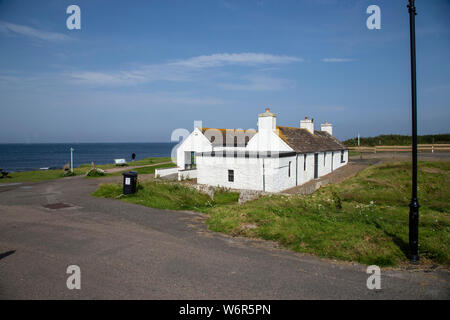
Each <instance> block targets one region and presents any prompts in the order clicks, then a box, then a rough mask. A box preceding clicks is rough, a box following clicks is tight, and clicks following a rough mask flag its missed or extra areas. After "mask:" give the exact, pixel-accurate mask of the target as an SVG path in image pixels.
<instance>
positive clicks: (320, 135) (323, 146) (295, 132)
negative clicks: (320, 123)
mask: <svg viewBox="0 0 450 320" xmlns="http://www.w3.org/2000/svg"><path fill="white" fill-rule="evenodd" d="M277 129H278V133H279V136H280V138H281V139H282V140H283V141H284V142H286V143H287V144H288V145H289V146H290V147H291V148H292V149H294V151H296V152H298V153H308V152H322V151H338V150H347V147H346V146H344V145H343V144H342V143H340V142H339V140H338V139H336V138H335V137H333V136H332V135H330V134H329V133H328V132H325V131H319V130H314V134H312V133H310V132H309V131H308V130H307V129H302V128H294V127H281V126H278V127H277Z"/></svg>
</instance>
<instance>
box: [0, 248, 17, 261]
mask: <svg viewBox="0 0 450 320" xmlns="http://www.w3.org/2000/svg"><path fill="white" fill-rule="evenodd" d="M15 252H16V250H10V251H6V252H3V253H0V260H2V259H3V258H6V257H7V256H10V255H12V254H13V253H15Z"/></svg>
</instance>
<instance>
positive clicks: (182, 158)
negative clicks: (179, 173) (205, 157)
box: [177, 128, 212, 169]
mask: <svg viewBox="0 0 450 320" xmlns="http://www.w3.org/2000/svg"><path fill="white" fill-rule="evenodd" d="M192 151H194V152H206V151H212V145H211V142H209V140H208V139H207V138H206V137H205V136H204V135H203V133H202V132H201V130H200V129H198V128H195V129H194V131H192V133H191V134H190V135H189V136H188V137H187V138H186V139H184V141H183V142H182V143H181V145H180V146H179V147H178V149H177V166H178V167H179V168H180V169H184V167H185V166H184V165H185V164H190V163H191V158H190V152H192ZM186 155H189V156H186Z"/></svg>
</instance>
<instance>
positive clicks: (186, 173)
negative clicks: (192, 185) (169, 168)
mask: <svg viewBox="0 0 450 320" xmlns="http://www.w3.org/2000/svg"><path fill="white" fill-rule="evenodd" d="M197 173H198V171H197V170H196V169H194V170H180V171H178V180H179V181H180V180H184V179H195V178H197Z"/></svg>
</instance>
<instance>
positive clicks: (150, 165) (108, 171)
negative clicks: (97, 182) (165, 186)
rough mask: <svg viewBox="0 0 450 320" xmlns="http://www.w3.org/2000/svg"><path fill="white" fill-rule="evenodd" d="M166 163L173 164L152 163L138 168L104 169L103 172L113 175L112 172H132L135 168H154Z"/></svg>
mask: <svg viewBox="0 0 450 320" xmlns="http://www.w3.org/2000/svg"><path fill="white" fill-rule="evenodd" d="M168 163H173V162H171V161H168V162H159V163H154V164H145V165H140V166H123V167H117V168H110V169H105V172H106V173H114V172H121V171H128V170H133V169H136V168H145V167H154V166H158V165H160V164H168Z"/></svg>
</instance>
